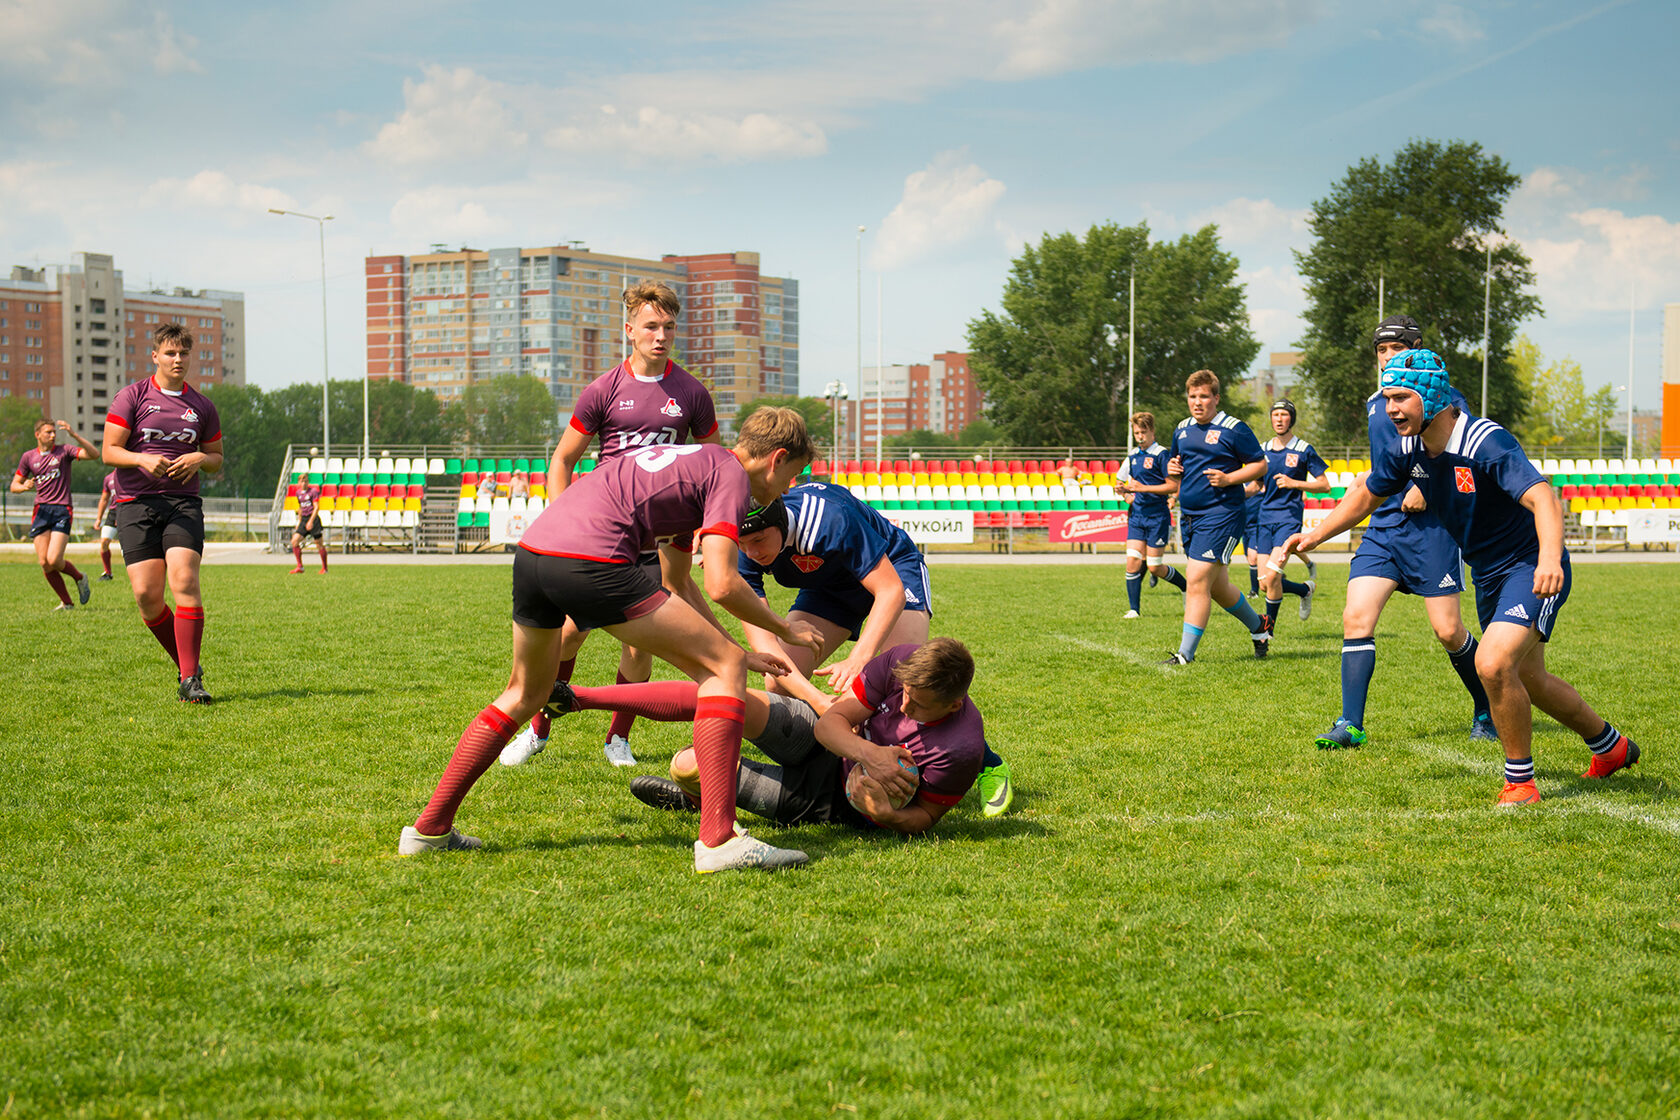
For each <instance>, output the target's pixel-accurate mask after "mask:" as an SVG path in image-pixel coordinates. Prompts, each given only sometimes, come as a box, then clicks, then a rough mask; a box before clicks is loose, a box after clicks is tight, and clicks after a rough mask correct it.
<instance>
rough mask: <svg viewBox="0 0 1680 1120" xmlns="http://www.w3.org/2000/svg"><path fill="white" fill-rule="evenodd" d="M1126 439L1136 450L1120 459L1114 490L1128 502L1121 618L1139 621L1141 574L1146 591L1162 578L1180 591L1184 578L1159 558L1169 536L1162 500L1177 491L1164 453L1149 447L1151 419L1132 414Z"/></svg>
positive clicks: (1152, 443)
mask: <svg viewBox="0 0 1680 1120" xmlns="http://www.w3.org/2000/svg"><path fill="white" fill-rule="evenodd" d="M1132 439H1133V440H1135V441H1136V442H1137V447H1136V448H1135V449H1134V450H1133V451H1132V453H1131V454H1130V455H1128V456H1127V457H1126V476H1125V478H1123V479H1122V480H1121V482H1120V489H1121V490H1123V491H1125V492H1126V495H1127V496H1128V498H1129V499H1130V502H1129V507H1130V508H1129V509H1128V510H1127V512H1126V617H1127V618H1139V617H1141V612H1142V610H1143V571H1144V568H1145V566H1146V565H1147V567H1148V569H1149V586H1151V587H1154V586H1155V581H1156V580H1160V579H1164V580H1166V581H1167V582H1168V583H1170V584H1172V585H1173V586H1174V587H1176V588H1178V589H1179V590H1180V591H1183V590H1184V589H1185V586H1186V585H1185V582H1184V577H1183V576H1182V575H1180V574H1179V572H1178V569H1176V568H1174V567H1173V566H1172V565H1171V564H1168V563H1167V562H1166V561H1165V560H1163V559H1161V557H1162V555H1163V554H1164V553H1165V552H1166V548H1167V538H1168V537H1169V536H1171V535H1172V512H1171V510H1169V509H1168V508H1167V503H1168V495H1170V494H1173V493H1175V492H1176V491H1177V489H1178V486H1177V484H1175V483H1172V482H1169V481H1168V480H1167V449H1166V448H1165V447H1162V446H1161V445H1160V444H1159V443H1157V442H1155V414H1154V413H1153V412H1134V413H1132Z"/></svg>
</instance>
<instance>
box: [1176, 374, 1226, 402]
mask: <svg viewBox="0 0 1680 1120" xmlns="http://www.w3.org/2000/svg"><path fill="white" fill-rule="evenodd" d="M1204 386H1205V387H1207V388H1210V389H1212V390H1213V395H1214V396H1216V397H1217V396H1218V395H1219V375H1218V374H1216V373H1214V372H1213V371H1212V370H1211V369H1199V370H1197V371H1196V372H1195V373H1192V374H1191V375H1190V376H1189V377H1188V378H1187V379H1186V380H1185V382H1184V391H1185V392H1186V393H1188V392H1189V391H1190V390H1192V389H1200V388H1203V387H1204Z"/></svg>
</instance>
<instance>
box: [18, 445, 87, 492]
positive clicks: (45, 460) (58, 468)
mask: <svg viewBox="0 0 1680 1120" xmlns="http://www.w3.org/2000/svg"><path fill="white" fill-rule="evenodd" d="M79 451H81V448H79V447H69V446H66V445H63V444H59V445H56V446H53V447H49V448H47V449H46V450H45V451H37V450H35V448H33V447H31V448H30V449H29V450H28V451H25V452H24V453H23V455H22V456H21V457H19V459H18V465H17V476H18V477H19V478H33V479H34V480H35V504H36V505H38V506H67V505H69V504H70V464H71V463H74V462H75V461H76V459H77V452H79Z"/></svg>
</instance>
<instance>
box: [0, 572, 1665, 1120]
mask: <svg viewBox="0 0 1680 1120" xmlns="http://www.w3.org/2000/svg"><path fill="white" fill-rule="evenodd" d="M1677 570H1680V569H1676V568H1675V567H1673V566H1671V565H1655V566H1646V565H1627V566H1620V565H1617V566H1611V565H1587V564H1581V565H1579V566H1577V568H1576V571H1575V575H1576V580H1575V588H1574V594H1573V597H1572V599H1571V601H1570V602H1569V604H1568V606H1567V607H1566V609H1565V610H1564V612H1563V614H1562V619H1561V622H1560V624H1559V630H1558V635H1557V642H1556V648H1555V650H1554V654H1553V656H1552V658H1551V665H1552V667H1553V668H1554V669H1556V670H1557V671H1559V672H1561V673H1562V674H1563V675H1564V676H1566V677H1568V678H1570V679H1571V680H1573V681H1574V682H1575V683H1576V684H1577V685H1578V686H1579V687H1580V688H1581V691H1582V692H1583V693H1584V694H1585V695H1586V697H1587V698H1588V700H1589V701H1590V702H1592V703H1593V704H1594V705H1595V706H1597V707H1598V708H1599V709H1600V710H1601V711H1603V712H1604V713H1605V714H1607V715H1608V716H1609V717H1610V718H1611V719H1612V720H1614V721H1616V722H1617V723H1618V724H1619V725H1620V726H1621V727H1623V728H1624V729H1625V730H1626V731H1628V732H1629V733H1630V734H1632V735H1633V736H1635V737H1636V738H1637V739H1639V740H1640V741H1641V743H1642V744H1643V745H1644V747H1645V750H1646V760H1645V761H1644V762H1642V763H1641V764H1640V765H1639V766H1638V767H1636V768H1635V769H1634V770H1633V771H1632V772H1631V773H1628V774H1622V775H1617V776H1616V777H1615V778H1613V779H1611V780H1610V781H1608V782H1605V783H1597V784H1595V783H1588V782H1585V781H1581V780H1579V779H1578V778H1577V777H1576V776H1575V775H1576V774H1577V773H1578V772H1579V771H1581V770H1583V769H1584V768H1585V766H1586V762H1587V758H1588V754H1587V749H1586V747H1585V746H1584V745H1583V744H1582V743H1581V742H1580V740H1579V739H1578V738H1576V737H1575V736H1573V735H1571V734H1569V733H1567V732H1565V731H1563V730H1562V729H1560V728H1559V727H1557V726H1556V725H1555V724H1552V723H1550V722H1549V721H1546V720H1544V719H1541V720H1539V721H1537V734H1536V743H1535V748H1536V749H1535V754H1536V760H1537V767H1538V777H1539V782H1540V787H1541V789H1542V791H1543V792H1544V793H1545V795H1546V798H1547V800H1546V801H1545V802H1544V803H1542V804H1541V805H1539V806H1537V807H1535V808H1533V809H1530V810H1523V811H1520V812H1516V813H1510V812H1500V811H1497V810H1495V809H1494V808H1493V805H1492V802H1493V799H1494V797H1495V795H1496V794H1497V793H1498V791H1499V785H1500V775H1499V768H1498V755H1497V752H1496V751H1490V750H1487V749H1485V747H1484V746H1482V745H1475V746H1473V745H1472V744H1471V743H1470V742H1469V741H1468V736H1467V729H1468V724H1469V715H1470V713H1469V708H1468V704H1467V701H1466V699H1465V697H1464V695H1463V691H1462V688H1461V686H1460V685H1459V683H1458V681H1457V678H1456V677H1455V676H1454V675H1453V674H1452V673H1451V671H1450V669H1449V666H1448V664H1447V661H1446V658H1445V656H1444V654H1442V653H1441V652H1440V649H1439V647H1438V646H1437V645H1436V643H1435V642H1434V639H1433V637H1431V636H1430V634H1429V630H1428V626H1427V623H1426V622H1425V620H1424V616H1423V611H1422V608H1421V605H1420V604H1419V603H1418V602H1417V601H1415V600H1409V599H1397V600H1396V602H1395V603H1394V604H1393V605H1392V606H1391V608H1390V610H1389V611H1388V613H1387V614H1385V615H1384V617H1383V622H1382V626H1381V629H1380V631H1379V652H1378V658H1379V659H1378V668H1377V680H1376V685H1375V688H1374V689H1373V697H1372V704H1371V709H1370V714H1369V718H1368V721H1367V729H1368V730H1369V731H1370V732H1371V734H1372V740H1371V743H1370V744H1369V745H1367V747H1366V748H1365V749H1363V750H1360V751H1355V752H1345V753H1331V752H1320V751H1317V750H1314V749H1313V747H1312V737H1313V735H1314V734H1316V733H1317V732H1319V731H1321V730H1323V729H1324V728H1325V727H1326V726H1328V725H1329V723H1330V721H1331V720H1332V719H1333V718H1334V716H1335V715H1336V713H1337V709H1338V697H1339V693H1338V684H1337V680H1338V663H1339V645H1340V609H1341V594H1342V586H1341V585H1342V584H1343V582H1344V581H1345V571H1346V569H1345V568H1337V567H1327V568H1326V569H1325V570H1324V574H1325V575H1326V576H1327V578H1326V579H1325V580H1324V581H1323V582H1324V584H1325V591H1324V593H1322V594H1321V595H1320V596H1319V601H1318V609H1317V613H1316V614H1315V616H1314V618H1313V619H1312V620H1311V621H1310V622H1308V623H1305V624H1302V623H1299V622H1297V621H1295V619H1294V604H1293V600H1291V601H1290V602H1288V603H1286V605H1285V613H1284V618H1283V622H1282V624H1281V626H1280V634H1279V638H1278V640H1277V642H1276V643H1275V647H1276V648H1275V652H1274V654H1273V656H1272V657H1271V658H1270V659H1269V660H1267V661H1265V662H1259V663H1257V662H1255V661H1254V660H1253V659H1252V657H1251V655H1250V652H1249V643H1248V641H1247V639H1246V635H1244V634H1243V633H1242V631H1241V630H1240V628H1239V627H1238V626H1237V624H1236V623H1235V622H1234V621H1232V620H1230V619H1229V618H1226V617H1224V616H1223V615H1220V614H1217V613H1216V615H1215V618H1214V620H1213V623H1212V625H1211V627H1210V630H1209V634H1208V638H1207V639H1206V641H1205V642H1204V643H1203V646H1202V655H1201V660H1200V661H1198V662H1197V663H1196V664H1195V665H1193V666H1189V667H1186V668H1181V669H1174V670H1170V671H1168V670H1163V669H1161V668H1160V667H1159V666H1157V665H1156V664H1155V662H1157V661H1158V660H1159V659H1160V658H1161V657H1163V656H1164V655H1165V653H1166V652H1167V651H1168V650H1169V649H1171V648H1173V647H1174V646H1175V645H1176V642H1177V635H1178V629H1179V610H1180V606H1179V603H1180V600H1179V596H1178V595H1177V593H1175V592H1172V591H1171V590H1170V589H1168V588H1166V587H1165V586H1164V585H1163V586H1162V587H1160V588H1157V589H1155V590H1152V591H1149V592H1146V593H1145V603H1144V608H1145V617H1144V618H1143V619H1141V620H1138V621H1134V622H1122V621H1121V619H1120V616H1121V614H1123V613H1124V611H1125V595H1124V590H1123V581H1122V579H1121V577H1120V574H1119V571H1118V569H1116V568H1112V567H1105V568H1100V569H1098V568H1053V567H1036V568H1035V567H1002V568H983V567H966V568H965V567H945V566H939V567H936V568H935V569H934V587H935V593H936V604H937V607H938V612H939V613H938V615H937V617H936V619H935V626H934V630H935V633H949V634H953V635H956V636H958V637H961V638H963V639H964V640H965V641H967V642H968V643H969V645H970V647H971V648H972V649H973V651H974V653H975V656H976V658H977V660H978V662H979V665H980V675H979V677H978V678H977V680H976V685H975V690H974V695H975V698H976V700H977V702H978V703H979V705H980V707H981V709H982V711H983V712H984V713H985V716H986V720H987V724H988V728H989V731H990V733H991V737H992V741H993V743H994V744H995V745H997V746H998V747H999V749H1000V750H1001V751H1002V752H1003V753H1004V754H1005V756H1006V757H1008V758H1009V759H1010V761H1011V763H1012V765H1013V767H1014V770H1015V775H1016V780H1017V783H1018V786H1019V793H1018V795H1017V798H1016V803H1015V809H1014V810H1013V811H1012V813H1011V814H1010V815H1009V816H1007V817H1005V818H1003V819H1001V820H999V821H985V820H983V819H982V818H981V816H980V813H979V808H978V803H977V801H976V798H975V796H974V795H973V794H970V796H969V798H968V800H966V801H965V802H964V804H963V805H962V806H961V807H959V808H958V809H956V810H953V812H952V813H951V814H950V815H949V816H947V817H946V819H945V821H944V822H942V824H941V826H940V828H939V829H938V830H937V835H936V836H934V837H932V838H924V839H920V840H916V841H909V842H906V841H903V840H900V839H898V838H892V837H886V836H861V835H858V834H855V833H851V832H847V831H843V830H840V829H837V828H831V827H827V826H820V827H818V826H813V827H802V828H792V829H777V828H774V827H771V826H767V825H763V824H760V825H759V826H757V828H756V831H758V832H759V833H760V834H761V835H765V836H767V837H768V838H769V839H770V840H771V841H772V842H773V843H777V844H783V845H791V846H796V847H800V848H804V849H805V850H807V851H809V852H810V853H811V855H812V857H813V858H812V863H811V865H810V866H809V867H808V868H806V869H803V870H800V871H795V872H789V873H783V874H779V875H766V874H760V873H751V872H742V873H735V874H731V875H724V876H707V877H703V878H702V877H699V876H696V875H695V874H694V872H693V870H692V853H691V850H690V845H691V844H692V842H693V839H694V827H695V824H694V820H693V818H687V817H683V818H679V817H676V816H672V815H666V814H659V813H656V812H654V811H651V810H648V809H645V808H643V807H642V806H641V804H640V803H638V802H636V801H635V800H633V799H632V798H631V797H630V796H629V793H628V791H627V788H626V786H627V774H626V772H624V771H615V770H614V769H613V768H612V767H610V766H608V765H607V763H606V761H605V760H604V759H603V758H602V756H601V753H600V747H599V743H600V738H601V736H602V734H603V733H604V730H605V727H606V723H607V717H606V716H605V715H602V714H599V713H591V714H588V715H582V716H574V717H568V718H567V719H566V720H564V721H562V722H561V723H559V724H558V725H557V727H556V732H555V738H554V739H553V740H552V741H551V744H550V747H549V749H548V751H547V753H546V754H544V755H542V756H540V757H539V758H538V759H537V760H536V761H534V762H533V763H532V764H530V765H529V766H526V767H524V768H521V769H517V770H510V769H507V768H504V767H499V766H498V767H493V768H492V770H491V772H490V773H489V774H488V775H487V776H486V777H485V779H484V780H483V781H481V782H480V784H479V785H478V787H477V788H476V789H475V790H474V791H473V792H472V793H471V794H470V795H469V796H468V798H467V800H466V803H465V805H464V806H463V809H462V812H461V816H460V819H459V823H460V824H461V826H462V827H463V828H464V829H465V830H467V831H470V832H472V833H474V834H475V835H478V836H481V837H483V838H484V839H485V841H486V848H485V849H484V850H483V851H481V852H477V853H466V854H459V855H447V856H435V857H426V858H417V859H398V858H397V857H396V855H395V851H396V842H397V835H398V832H399V830H400V829H401V827H402V826H403V825H404V824H408V823H411V822H412V820H413V818H414V816H415V814H416V813H417V812H418V810H419V808H420V806H421V805H422V804H423V803H424V801H425V799H426V797H427V796H428V795H429V793H430V792H431V789H432V786H433V784H434V782H435V781H436V779H437V777H438V775H439V773H440V772H441V770H442V767H443V765H444V762H445V761H446V760H447V758H448V755H449V753H450V750H451V749H452V747H453V745H454V742H455V739H456V737H457V736H458V735H459V733H460V731H461V729H462V727H463V726H464V725H465V724H466V722H467V720H468V719H470V718H471V716H472V715H473V713H474V712H476V711H477V710H478V709H479V708H480V707H482V706H483V705H484V704H485V703H487V702H488V701H489V700H490V699H492V698H493V697H494V696H495V695H496V693H497V692H498V691H499V690H500V688H501V686H502V685H503V684H504V683H505V680H506V672H507V662H508V649H509V642H508V624H507V621H506V619H507V609H508V608H507V604H508V582H509V580H508V572H507V570H506V569H504V568H500V567H472V566H456V567H442V566H439V567H352V566H340V567H337V568H335V569H334V572H333V574H332V575H331V576H329V577H327V578H326V579H321V578H319V577H317V576H314V575H309V576H300V577H295V578H290V577H287V576H286V575H284V574H283V572H284V569H283V568H280V567H262V566H213V567H208V568H206V569H205V581H204V582H205V589H206V596H207V603H208V611H209V629H208V631H207V635H206V643H205V661H206V663H207V665H208V666H209V668H208V672H207V678H206V679H207V684H208V685H209V687H210V690H211V691H212V692H213V693H214V695H215V696H216V697H217V703H216V704H215V705H214V706H213V707H210V708H207V709H196V708H189V707H188V706H186V705H183V704H180V703H178V702H176V701H175V699H174V698H173V691H174V685H173V681H172V675H173V674H172V673H171V672H170V671H169V669H168V668H167V667H166V664H165V661H164V658H163V654H162V653H161V651H160V650H159V649H158V648H157V646H156V644H155V643H154V642H153V641H152V639H151V637H150V636H149V635H148V634H147V633H146V631H145V629H144V627H143V626H142V625H141V624H140V621H139V619H138V617H137V613H136V609H135V607H134V605H133V602H132V599H131V598H130V597H129V595H128V592H127V587H126V584H125V583H124V582H122V577H121V572H120V569H119V576H118V582H116V583H113V584H96V585H95V587H96V588H97V590H96V593H95V598H94V601H93V603H92V604H91V606H90V607H89V608H88V609H85V610H77V611H74V612H66V613H63V614H51V613H49V612H48V608H49V607H50V606H51V605H52V599H51V595H50V592H48V590H47V589H46V586H45V584H44V582H43V581H42V580H41V578H40V574H39V572H38V570H36V569H35V568H34V567H33V565H30V564H26V563H23V562H21V560H20V561H19V562H16V563H4V564H0V627H3V629H4V633H5V650H6V662H7V668H6V673H5V679H6V681H7V683H8V687H7V688H6V689H5V690H4V699H3V700H0V759H3V762H4V764H3V767H0V774H3V775H4V791H3V792H0V805H3V807H4V816H5V821H6V824H7V829H6V844H5V848H4V855H3V856H0V895H3V899H4V908H3V910H0V915H3V917H0V1012H3V1013H4V1015H5V1018H6V1021H7V1022H8V1023H9V1024H10V1026H9V1028H8V1031H7V1033H8V1035H9V1037H8V1038H7V1040H6V1043H5V1045H4V1047H3V1048H0V1116H5V1117H20V1116H28V1117H36V1116H40V1117H47V1116H51V1117H58V1116H95V1117H97V1116H158V1117H177V1116H217V1117H244V1116H287V1117H291V1116H386V1115H397V1116H403V1117H429V1116H463V1117H489V1116H495V1117H511V1116H607V1117H612V1116H695V1117H751V1116H776V1117H783V1116H808V1117H828V1116H832V1115H837V1114H840V1115H857V1116H868V1117H924V1116H927V1117H931V1116H948V1117H973V1116H1010V1117H1013V1116H1043V1117H1117V1116H1240V1117H1262V1116H1264V1117H1297V1116H1418V1117H1436V1116H1489V1117H1492V1116H1500V1117H1507V1116H1508V1117H1518V1116H1524V1117H1526V1116H1560V1117H1561V1116H1569V1117H1579V1116H1630V1117H1631V1116H1663V1115H1673V1114H1675V1113H1676V1111H1677V1110H1680V1041H1677V1039H1680V891H1677V887H1676V874H1675V870H1676V867H1677V858H1676V857H1677V853H1680V797H1677V795H1676V785H1675V782H1674V780H1673V776H1674V775H1675V774H1676V773H1677V771H1676V769H1675V767H1676V761H1675V758H1676V755H1675V752H1674V749H1673V747H1672V746H1671V744H1670V740H1669V739H1668V736H1667V735H1666V734H1665V732H1666V731H1667V720H1668V719H1669V718H1670V717H1671V716H1672V714H1673V712H1674V710H1675V702H1674V695H1675V674H1676V664H1677V656H1676V654H1677V646H1680V610H1677V608H1676V606H1675V600H1674V599H1673V598H1672V596H1671V595H1670V594H1669V592H1670V591H1671V589H1672V588H1673V586H1674V583H1675V572H1676V571H1677ZM777 601H778V602H779V603H780V604H781V605H782V606H784V607H785V604H786V602H787V599H786V598H785V597H783V598H781V599H779V600H777ZM616 656H617V651H616V647H615V646H614V645H613V644H612V643H611V642H610V640H607V639H605V638H604V637H597V638H596V639H595V640H594V641H592V642H591V643H590V645H589V646H588V647H586V650H585V653H584V657H583V660H582V661H581V662H580V664H579V668H578V672H577V677H576V679H577V680H578V681H579V682H580V683H594V682H603V681H604V682H610V680H611V673H612V665H613V664H614V663H615V661H616ZM686 741H687V738H686V725H653V724H648V723H645V722H644V723H639V724H638V725H637V730H636V733H635V736H634V742H635V747H636V753H637V756H638V758H639V759H640V760H641V762H642V764H643V765H642V766H641V767H639V768H638V770H637V772H651V773H662V772H663V771H664V768H665V765H666V763H667V762H668V760H669V758H670V756H671V754H672V753H673V752H674V751H676V750H677V749H679V748H680V746H681V745H683V744H685V743H686ZM749 823H751V822H749Z"/></svg>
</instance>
